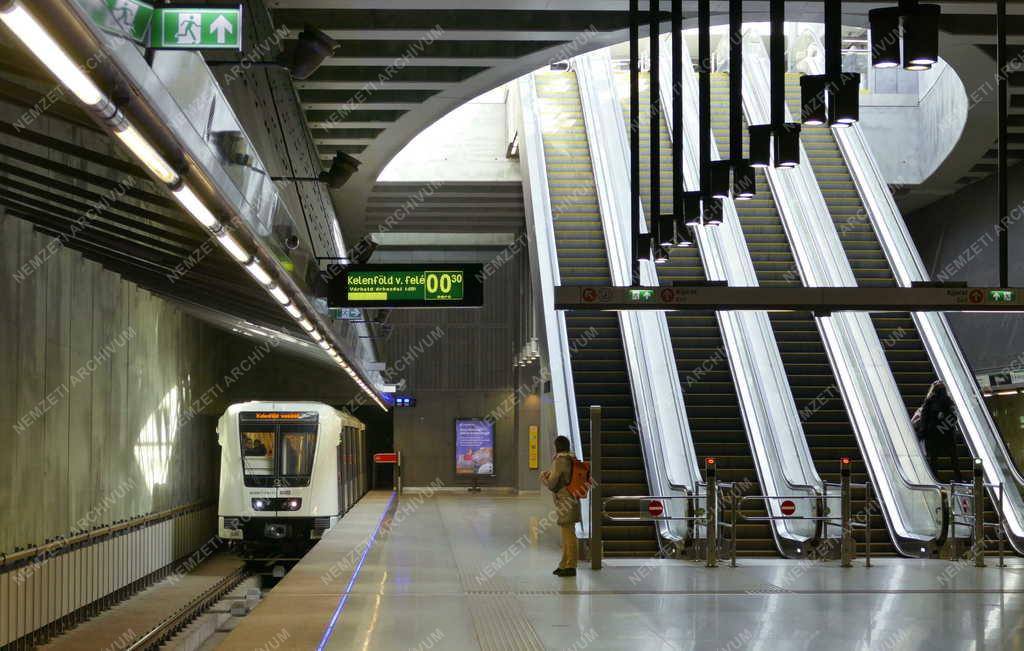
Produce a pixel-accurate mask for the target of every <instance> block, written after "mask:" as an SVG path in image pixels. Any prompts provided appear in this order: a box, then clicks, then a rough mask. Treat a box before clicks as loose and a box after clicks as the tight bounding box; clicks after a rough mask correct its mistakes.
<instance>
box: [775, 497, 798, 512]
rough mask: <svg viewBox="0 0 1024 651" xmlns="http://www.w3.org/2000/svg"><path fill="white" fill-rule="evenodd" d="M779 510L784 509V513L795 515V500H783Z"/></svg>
mask: <svg viewBox="0 0 1024 651" xmlns="http://www.w3.org/2000/svg"><path fill="white" fill-rule="evenodd" d="M779 510H780V511H782V515H793V514H794V513H796V504H794V503H793V500H783V502H782V504H780V505H779Z"/></svg>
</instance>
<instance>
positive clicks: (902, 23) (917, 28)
mask: <svg viewBox="0 0 1024 651" xmlns="http://www.w3.org/2000/svg"><path fill="white" fill-rule="evenodd" d="M941 13H942V12H941V9H940V8H939V5H936V4H918V2H917V0H900V3H899V6H898V7H882V8H879V9H872V10H871V11H869V12H868V25H869V27H870V30H871V38H870V43H871V65H873V66H874V67H876V68H895V67H896V66H898V65H900V64H902V65H903V67H904V68H905V69H906V70H916V71H920V70H927V69H929V68H931V67H932V65H934V64H935V63H936V62H937V61H938V60H939V17H940V15H941Z"/></svg>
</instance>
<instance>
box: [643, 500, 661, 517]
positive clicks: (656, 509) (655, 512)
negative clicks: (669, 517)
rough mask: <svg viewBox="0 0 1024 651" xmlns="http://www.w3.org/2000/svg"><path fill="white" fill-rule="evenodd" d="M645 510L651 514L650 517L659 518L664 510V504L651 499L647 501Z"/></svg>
mask: <svg viewBox="0 0 1024 651" xmlns="http://www.w3.org/2000/svg"><path fill="white" fill-rule="evenodd" d="M647 512H648V513H650V514H651V517H652V518H659V517H661V514H662V513H664V512H665V506H664V505H663V504H662V503H661V501H660V500H651V501H650V502H648V503H647Z"/></svg>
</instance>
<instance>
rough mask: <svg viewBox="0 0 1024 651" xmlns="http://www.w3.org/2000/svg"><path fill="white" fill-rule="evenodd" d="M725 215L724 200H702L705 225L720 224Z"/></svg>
mask: <svg viewBox="0 0 1024 651" xmlns="http://www.w3.org/2000/svg"><path fill="white" fill-rule="evenodd" d="M724 217H725V202H724V201H722V200H721V199H717V198H715V199H708V200H705V201H704V224H705V225H706V226H721V224H722V219H723V218H724Z"/></svg>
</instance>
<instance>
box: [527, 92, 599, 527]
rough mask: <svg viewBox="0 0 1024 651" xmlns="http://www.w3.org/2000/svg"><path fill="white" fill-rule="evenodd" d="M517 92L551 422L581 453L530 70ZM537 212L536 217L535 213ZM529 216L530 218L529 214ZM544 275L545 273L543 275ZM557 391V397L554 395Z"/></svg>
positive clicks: (585, 520)
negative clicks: (557, 296) (556, 295)
mask: <svg viewBox="0 0 1024 651" xmlns="http://www.w3.org/2000/svg"><path fill="white" fill-rule="evenodd" d="M516 90H517V91H518V92H519V100H520V103H521V107H522V110H521V111H520V118H521V124H520V125H519V126H520V130H521V132H522V133H521V137H520V152H521V154H520V160H521V163H520V165H521V167H523V168H524V169H523V178H524V184H523V189H524V192H528V194H529V196H528V197H526V201H525V209H526V214H527V219H526V222H527V225H528V227H529V226H531V225H532V226H533V231H534V232H533V237H531V238H530V241H531V242H532V243H533V245H534V246H535V247H536V254H535V255H532V256H531V257H533V258H534V259H536V260H537V265H538V271H539V273H538V275H539V276H540V277H541V278H540V282H539V283H538V284H539V291H538V294H539V295H540V300H541V303H542V306H543V314H546V315H551V318H550V319H544V333H545V336H544V339H543V341H544V344H545V346H546V349H547V351H546V352H547V354H546V355H545V358H546V359H547V364H548V370H549V372H550V379H551V392H552V395H553V397H554V400H553V402H554V410H555V423H556V428H557V431H558V432H559V433H561V434H563V435H565V436H568V437H569V441H570V442H571V444H572V449H573V450H576V451H578V453H579V456H580V457H582V456H583V439H582V437H581V435H580V422H579V417H578V413H577V410H576V391H575V386H574V384H573V378H572V367H571V364H570V359H571V357H570V353H569V335H568V329H567V327H566V323H565V313H564V312H560V311H557V310H555V309H554V305H555V301H554V288H555V286H557V285H560V284H561V277H560V271H559V266H558V249H557V247H556V244H555V230H554V217H553V214H552V210H551V195H550V190H549V188H548V175H547V162H546V160H545V158H544V139H543V135H542V132H541V129H540V119H539V116H540V113H539V108H538V106H537V87H536V82H535V80H534V77H533V75H532V74H529V75H525V76H523V77H520V79H519V83H518V85H517V87H516ZM537 212H539V213H540V215H539V217H538V216H536V213H537ZM531 217H532V218H531ZM545 276H546V277H545ZM559 393H561V394H562V395H559ZM587 499H588V498H584V499H583V500H581V502H582V504H581V507H582V508H581V509H580V511H581V515H582V521H581V523H580V525H581V526H580V529H581V531H580V533H581V534H582V536H583V537H585V538H589V537H590V509H589V508H587V503H588V502H587Z"/></svg>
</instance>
